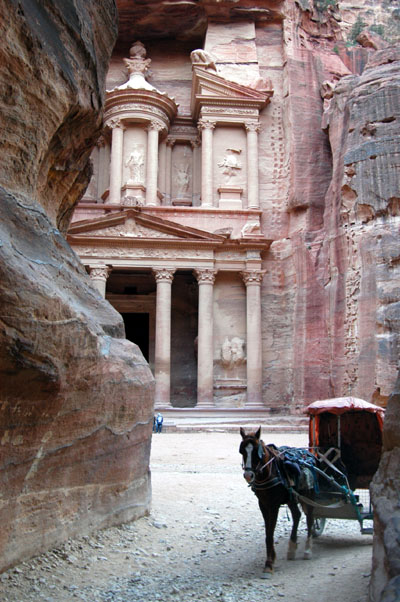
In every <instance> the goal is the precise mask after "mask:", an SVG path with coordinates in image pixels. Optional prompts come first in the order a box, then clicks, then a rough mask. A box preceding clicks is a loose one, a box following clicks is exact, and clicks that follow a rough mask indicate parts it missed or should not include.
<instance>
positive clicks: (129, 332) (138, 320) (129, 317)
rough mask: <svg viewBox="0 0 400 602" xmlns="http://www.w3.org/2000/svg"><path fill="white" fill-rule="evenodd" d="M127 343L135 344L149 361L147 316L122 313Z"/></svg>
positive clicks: (145, 314) (144, 314)
mask: <svg viewBox="0 0 400 602" xmlns="http://www.w3.org/2000/svg"><path fill="white" fill-rule="evenodd" d="M121 316H122V319H123V320H124V324H125V334H126V338H127V339H128V341H132V343H136V345H137V346H138V347H139V349H140V351H141V352H142V353H143V355H144V357H145V359H146V360H147V361H149V314H147V313H137V314H134V313H122V314H121Z"/></svg>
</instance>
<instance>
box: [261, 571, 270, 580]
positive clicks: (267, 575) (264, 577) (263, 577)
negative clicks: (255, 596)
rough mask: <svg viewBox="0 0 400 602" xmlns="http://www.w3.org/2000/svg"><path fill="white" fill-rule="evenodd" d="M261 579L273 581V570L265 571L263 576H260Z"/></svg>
mask: <svg viewBox="0 0 400 602" xmlns="http://www.w3.org/2000/svg"><path fill="white" fill-rule="evenodd" d="M260 577H261V579H271V577H272V570H271V569H265V570H264V571H263V572H262V573H261V575H260Z"/></svg>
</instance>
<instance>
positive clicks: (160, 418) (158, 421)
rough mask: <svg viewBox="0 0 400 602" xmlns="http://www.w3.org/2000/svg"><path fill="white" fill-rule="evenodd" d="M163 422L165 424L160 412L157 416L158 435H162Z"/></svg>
mask: <svg viewBox="0 0 400 602" xmlns="http://www.w3.org/2000/svg"><path fill="white" fill-rule="evenodd" d="M163 422H164V418H163V416H162V414H160V412H158V414H157V416H156V433H161V431H162V425H163Z"/></svg>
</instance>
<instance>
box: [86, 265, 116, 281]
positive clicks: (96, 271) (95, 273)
mask: <svg viewBox="0 0 400 602" xmlns="http://www.w3.org/2000/svg"><path fill="white" fill-rule="evenodd" d="M111 272H112V266H110V265H96V266H93V267H91V266H89V276H90V278H91V279H92V280H103V281H104V282H106V281H107V278H108V277H109V275H110V274H111Z"/></svg>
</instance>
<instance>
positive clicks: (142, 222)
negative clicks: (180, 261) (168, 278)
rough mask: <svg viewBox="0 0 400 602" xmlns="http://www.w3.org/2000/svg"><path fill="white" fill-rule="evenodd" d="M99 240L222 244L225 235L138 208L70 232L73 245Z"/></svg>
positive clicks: (74, 226) (77, 225)
mask: <svg viewBox="0 0 400 602" xmlns="http://www.w3.org/2000/svg"><path fill="white" fill-rule="evenodd" d="M88 238H90V239H91V240H93V239H96V238H97V239H99V240H102V241H104V240H107V239H110V240H116V239H118V240H123V239H127V240H158V241H161V240H165V241H168V240H169V241H173V240H176V241H177V242H178V241H180V240H188V239H189V240H193V241H195V240H203V241H204V240H209V241H214V242H217V241H223V240H224V239H225V237H224V236H221V235H219V234H213V233H211V232H207V231H204V230H199V229H197V228H190V227H187V226H183V225H181V224H177V223H175V222H172V221H169V220H166V219H163V218H158V217H155V216H153V215H150V214H147V213H145V212H144V211H142V210H141V209H139V208H135V209H132V208H130V209H126V210H124V211H119V212H118V213H112V214H110V215H106V216H102V217H99V218H94V219H87V220H83V221H80V222H75V223H73V224H72V225H71V227H70V228H69V230H68V239H69V240H70V242H74V243H77V242H79V241H82V240H83V239H88Z"/></svg>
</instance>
